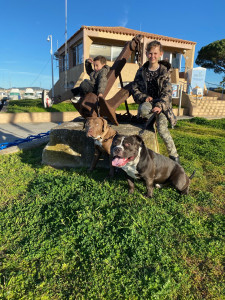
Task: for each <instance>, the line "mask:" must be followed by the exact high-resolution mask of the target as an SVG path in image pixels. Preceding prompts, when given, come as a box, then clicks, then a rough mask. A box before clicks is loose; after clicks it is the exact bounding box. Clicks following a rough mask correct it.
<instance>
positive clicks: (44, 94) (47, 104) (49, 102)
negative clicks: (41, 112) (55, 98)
mask: <svg viewBox="0 0 225 300" xmlns="http://www.w3.org/2000/svg"><path fill="white" fill-rule="evenodd" d="M42 104H43V105H44V108H47V107H51V106H52V105H53V102H52V99H51V98H50V97H49V96H48V93H47V91H46V90H43V91H42Z"/></svg>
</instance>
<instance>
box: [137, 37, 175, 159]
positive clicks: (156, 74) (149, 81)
mask: <svg viewBox="0 0 225 300" xmlns="http://www.w3.org/2000/svg"><path fill="white" fill-rule="evenodd" d="M162 55H163V51H162V45H161V43H160V42H158V41H152V42H150V43H149V44H148V45H147V47H146V56H147V58H148V61H147V62H146V63H145V64H144V65H143V66H142V67H141V68H140V69H139V70H138V71H137V73H136V76H135V79H134V82H133V85H132V95H133V97H134V101H135V102H136V103H138V104H140V105H139V108H138V113H139V115H140V116H141V117H143V118H149V117H150V116H151V115H152V113H155V115H156V126H157V129H158V132H159V135H160V136H161V138H162V139H163V141H164V143H165V145H166V148H167V151H168V154H169V157H170V158H171V159H173V160H174V161H176V162H178V163H179V156H178V154H177V149H176V147H175V144H174V141H173V138H172V136H171V134H170V132H169V129H168V122H167V119H168V120H169V121H170V123H171V125H172V127H173V126H174V125H175V124H176V117H175V116H174V114H173V112H172V85H171V75H170V68H171V65H170V63H169V62H167V61H159V59H160V57H161V56H162Z"/></svg>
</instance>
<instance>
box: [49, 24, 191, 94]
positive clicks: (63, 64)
mask: <svg viewBox="0 0 225 300" xmlns="http://www.w3.org/2000/svg"><path fill="white" fill-rule="evenodd" d="M138 34H141V35H142V36H143V39H142V43H141V49H142V57H141V63H142V64H143V63H144V62H145V61H146V55H145V48H146V45H147V44H148V43H149V42H150V41H152V40H158V41H160V42H161V44H162V45H163V49H164V54H163V57H162V59H168V61H169V62H170V63H171V64H172V67H173V68H174V72H173V74H172V82H173V83H179V81H180V80H181V81H182V80H183V81H184V74H185V72H187V70H188V69H191V68H193V63H194V52H195V45H196V43H195V42H191V41H186V40H182V39H177V38H172V37H166V36H162V35H157V34H152V33H146V32H141V31H138V30H132V29H128V28H125V27H102V26H82V27H81V28H80V29H79V30H78V31H77V32H76V33H75V34H74V35H73V36H72V37H70V38H69V39H68V41H67V43H66V44H64V45H62V46H61V47H60V48H59V49H58V50H57V52H56V53H55V56H56V58H57V59H58V66H59V80H58V81H57V82H56V84H55V86H54V93H55V95H60V94H62V93H63V92H64V91H65V87H66V88H67V89H71V88H73V87H74V86H79V84H80V83H81V81H82V80H84V79H85V78H89V77H88V75H87V74H86V72H85V65H84V62H85V60H86V59H87V58H89V57H92V58H93V57H95V56H97V55H103V56H105V57H106V59H107V64H108V65H109V66H112V65H113V62H114V61H115V60H116V58H117V57H118V55H119V54H120V52H121V50H122V49H123V47H124V45H125V44H126V42H128V41H131V40H132V39H133V37H135V36H136V35H138ZM65 53H67V55H65ZM182 60H183V62H184V64H185V65H184V70H181V62H182ZM138 67H139V66H138V64H137V63H136V62H135V56H134V54H133V55H132V56H131V58H130V59H129V60H128V62H127V63H126V65H125V66H124V68H123V70H122V73H121V75H122V79H123V82H124V83H128V82H131V81H133V79H134V76H135V74H136V71H137V69H138ZM180 71H183V72H180ZM119 88H120V83H119V79H117V80H116V82H115V83H114V85H113V87H112V89H111V90H110V92H109V94H108V96H107V99H109V98H111V97H112V96H114V95H115V94H116V93H117V92H118V89H119Z"/></svg>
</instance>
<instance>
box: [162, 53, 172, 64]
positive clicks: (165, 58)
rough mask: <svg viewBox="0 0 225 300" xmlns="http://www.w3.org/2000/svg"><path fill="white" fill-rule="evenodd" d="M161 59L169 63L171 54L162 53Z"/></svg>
mask: <svg viewBox="0 0 225 300" xmlns="http://www.w3.org/2000/svg"><path fill="white" fill-rule="evenodd" d="M163 59H164V60H167V61H168V62H170V63H171V53H170V52H164V53H163Z"/></svg>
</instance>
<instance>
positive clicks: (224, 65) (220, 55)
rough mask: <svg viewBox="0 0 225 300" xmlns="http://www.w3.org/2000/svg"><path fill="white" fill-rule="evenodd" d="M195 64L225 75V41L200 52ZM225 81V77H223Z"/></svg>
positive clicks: (220, 41)
mask: <svg viewBox="0 0 225 300" xmlns="http://www.w3.org/2000/svg"><path fill="white" fill-rule="evenodd" d="M195 63H196V64H197V65H199V66H201V67H204V68H207V69H213V70H214V72H215V73H225V39H223V40H219V41H215V42H213V43H211V44H209V45H207V46H204V47H202V48H201V49H200V51H199V52H198V56H197V58H196V61H195ZM223 81H225V76H224V77H223Z"/></svg>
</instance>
